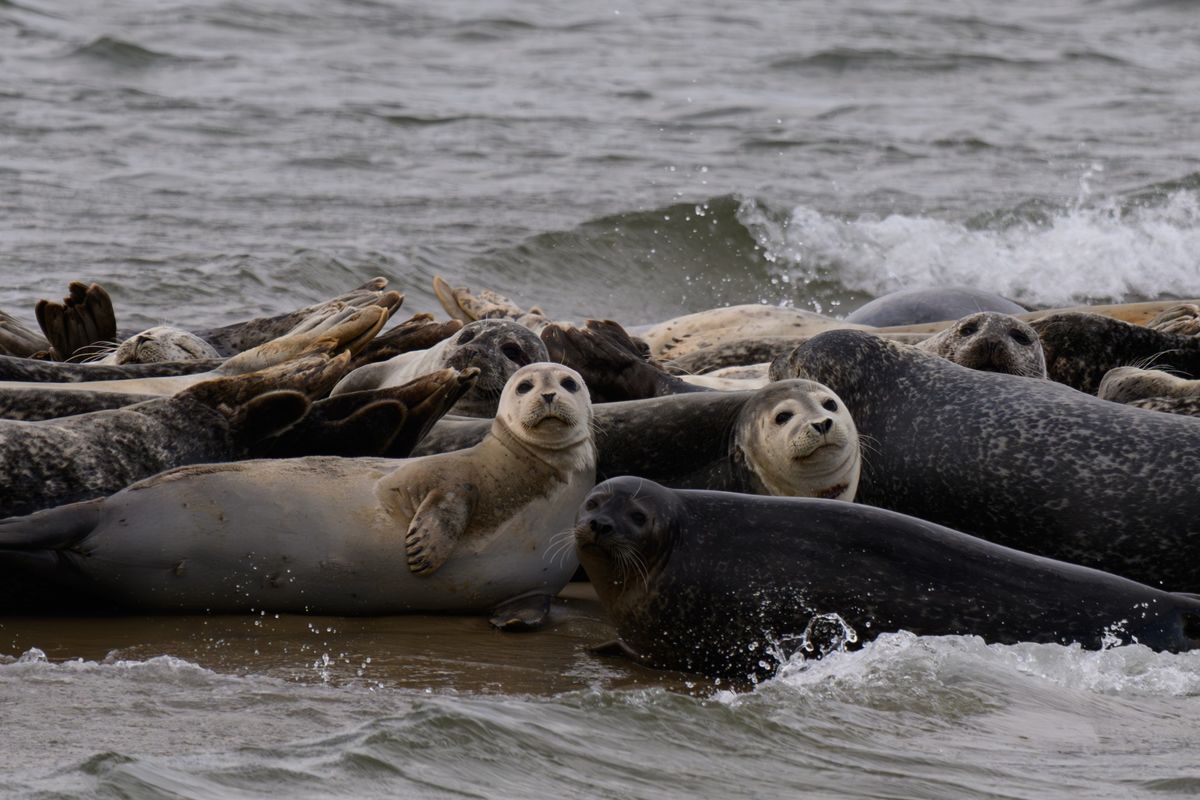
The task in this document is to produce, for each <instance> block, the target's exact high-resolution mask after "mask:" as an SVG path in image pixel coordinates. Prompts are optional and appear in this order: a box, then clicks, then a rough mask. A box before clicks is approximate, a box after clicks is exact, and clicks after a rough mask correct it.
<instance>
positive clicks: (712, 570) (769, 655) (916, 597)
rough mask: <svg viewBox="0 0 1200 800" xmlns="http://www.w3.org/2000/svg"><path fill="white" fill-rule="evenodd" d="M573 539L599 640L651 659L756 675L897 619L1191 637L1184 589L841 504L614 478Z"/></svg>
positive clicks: (1136, 637) (1008, 635)
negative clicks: (592, 592)
mask: <svg viewBox="0 0 1200 800" xmlns="http://www.w3.org/2000/svg"><path fill="white" fill-rule="evenodd" d="M575 545H576V551H577V553H578V555H579V560H580V562H581V563H582V564H583V567H584V569H585V570H586V571H587V574H588V575H589V576H590V577H591V579H592V585H593V586H594V587H595V588H596V593H597V594H598V595H599V596H600V601H601V602H602V603H603V604H604V607H605V609H606V611H607V612H608V614H609V616H610V617H611V619H612V621H613V623H615V625H616V628H617V633H618V635H619V637H620V639H619V640H618V641H617V642H616V643H614V645H615V647H614V648H610V651H611V650H613V649H616V650H619V651H620V652H623V653H625V654H627V655H629V656H631V657H633V658H635V659H636V660H637V661H639V662H641V663H643V664H646V665H649V666H652V667H658V668H662V669H673V670H682V671H685V672H698V673H701V674H705V675H710V676H714V677H722V678H724V677H731V678H734V679H746V678H747V677H751V678H756V677H764V676H767V675H770V674H771V673H772V672H774V671H775V669H776V668H777V667H778V666H779V664H780V662H781V661H783V660H785V659H787V658H789V657H790V656H792V655H794V654H797V653H799V654H802V655H820V654H821V653H822V651H823V650H826V649H827V648H831V647H836V646H838V645H853V644H856V643H861V642H862V641H865V640H868V639H872V638H874V637H875V636H878V635H879V634H881V633H887V632H892V631H901V630H905V631H910V632H912V633H915V634H918V635H931V636H933V635H974V636H981V637H983V639H984V640H986V641H988V642H996V643H1004V644H1014V643H1016V642H1053V643H1058V644H1074V643H1078V644H1081V645H1083V646H1084V647H1086V648H1089V649H1099V648H1101V647H1104V646H1107V645H1109V644H1111V643H1118V642H1120V643H1130V642H1138V643H1140V644H1143V645H1145V646H1147V647H1150V648H1153V649H1155V650H1165V651H1168V652H1181V651H1187V650H1193V649H1197V648H1200V598H1197V597H1196V596H1195V595H1178V594H1171V593H1169V592H1165V591H1161V590H1159V589H1154V588H1151V587H1150V586H1145V585H1142V584H1139V583H1135V582H1133V581H1131V580H1127V579H1124V578H1119V577H1117V576H1115V575H1110V574H1108V573H1105V572H1100V571H1098V570H1094V569H1088V568H1086V567H1080V566H1076V565H1073V564H1067V563H1063V562H1060V561H1053V560H1051V559H1046V558H1039V557H1037V556H1032V555H1028V554H1026V553H1021V552H1018V551H1016V550H1011V549H1009V548H1007V547H1001V546H999V545H993V544H989V543H987V542H985V541H982V540H980V539H976V538H974V537H971V536H967V535H966V534H963V533H960V532H958V531H954V530H950V529H949V528H944V527H942V526H940V525H934V524H931V523H929V522H925V521H924V520H920V519H914V518H912V517H908V516H904V515H903V514H897V513H894V512H891V511H885V510H883V509H877V508H869V507H866V506H861V505H857V504H852V503H838V502H832V501H829V500H811V499H797V498H779V497H769V498H768V497H749V496H746V495H737V494H729V493H725V492H697V491H672V490H670V489H666V488H664V487H662V486H659V485H657V484H655V483H652V482H650V481H647V480H642V479H639V478H618V479H616V480H611V481H606V482H605V483H602V484H600V485H599V486H597V487H596V488H595V490H594V491H593V492H592V493H591V494H589V495H588V498H587V500H586V501H585V502H584V504H583V507H582V508H581V509H580V512H579V517H578V519H577V521H576V526H575ZM830 634H832V637H829V635H830ZM827 637H828V638H827ZM829 638H832V641H830V640H829ZM822 639H824V641H822Z"/></svg>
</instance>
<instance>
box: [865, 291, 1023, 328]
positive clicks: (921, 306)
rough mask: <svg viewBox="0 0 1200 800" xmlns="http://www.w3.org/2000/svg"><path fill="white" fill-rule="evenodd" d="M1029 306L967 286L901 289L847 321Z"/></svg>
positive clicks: (881, 323)
mask: <svg viewBox="0 0 1200 800" xmlns="http://www.w3.org/2000/svg"><path fill="white" fill-rule="evenodd" d="M1028 310H1029V309H1027V308H1025V307H1023V306H1020V305H1017V304H1016V303H1014V302H1013V301H1012V300H1009V299H1008V298H1005V297H1001V296H1000V295H998V294H992V293H991V292H984V291H980V290H979V289H972V288H969V287H966V286H947V287H942V288H932V289H901V290H900V291H896V292H891V293H890V294H885V295H883V296H882V297H877V298H875V299H874V300H872V301H870V302H869V303H866V304H865V305H862V306H860V307H859V308H857V309H855V310H854V311H851V312H850V313H849V314H847V315H846V322H853V323H856V324H859V325H870V326H872V327H875V328H885V327H891V326H893V325H919V324H921V323H925V322H944V321H946V320H954V319H962V318H963V317H965V316H967V315H969V314H974V313H976V312H978V311H994V312H997V313H999V314H1007V315H1012V314H1024V313H1025V312H1026V311H1028Z"/></svg>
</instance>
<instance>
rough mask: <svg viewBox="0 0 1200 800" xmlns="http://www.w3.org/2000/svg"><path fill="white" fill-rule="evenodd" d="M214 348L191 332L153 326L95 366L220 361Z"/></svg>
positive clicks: (218, 354) (219, 355) (97, 362)
mask: <svg viewBox="0 0 1200 800" xmlns="http://www.w3.org/2000/svg"><path fill="white" fill-rule="evenodd" d="M220 357H221V354H220V353H218V352H217V350H216V348H215V347H213V346H212V345H210V344H209V343H208V342H206V341H205V340H204V339H201V338H200V337H199V336H197V335H196V334H194V333H190V332H188V331H184V330H180V329H179V328H172V327H170V326H167V325H156V326H154V327H153V328H147V329H146V330H144V331H142V332H140V333H137V334H134V335H133V336H130V337H129V338H128V339H126V340H125V341H123V342H121V343H120V344H119V345H117V346H116V348H115V349H114V350H113V351H112V353H110V354H108V355H107V356H104V357H102V358H99V359H97V360H96V361H94V362H91V363H96V364H154V363H157V362H160V361H197V360H201V359H216V358H220Z"/></svg>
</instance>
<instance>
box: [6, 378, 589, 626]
mask: <svg viewBox="0 0 1200 800" xmlns="http://www.w3.org/2000/svg"><path fill="white" fill-rule="evenodd" d="M500 407H501V413H500V415H499V416H498V417H497V418H496V419H495V420H494V421H493V422H492V427H491V431H490V432H489V434H488V436H487V437H485V438H484V440H483V441H482V442H480V443H479V444H478V445H476V446H474V447H471V448H468V449H466V450H462V451H459V452H455V453H447V454H442V455H436V456H429V457H426V458H410V459H380V458H337V457H308V458H292V459H278V460H275V459H270V460H261V461H245V462H239V463H235V464H210V465H205V466H196V467H184V468H181V469H176V470H171V471H169V472H164V473H162V474H160V475H157V476H155V477H153V478H150V479H148V480H144V481H141V482H140V483H137V484H134V485H133V486H130V487H129V488H128V489H125V490H123V491H121V492H118V493H116V494H114V495H112V496H110V497H108V498H105V499H103V500H93V501H89V502H87V503H76V504H74V505H69V506H62V507H59V508H56V509H51V510H49V511H45V512H42V513H40V514H34V515H31V516H28V517H21V518H14V519H10V520H7V521H4V522H2V523H0V566H2V567H3V569H4V574H5V575H7V576H13V577H14V579H16V578H22V579H24V580H25V582H26V583H27V584H32V586H33V588H36V587H37V586H38V585H39V581H40V583H41V584H43V585H55V586H57V587H58V589H59V591H60V593H61V594H62V595H64V596H68V595H69V596H71V597H73V598H86V600H78V599H76V602H77V603H78V602H85V601H86V602H89V603H91V605H90V606H88V607H92V608H103V607H117V608H120V609H126V610H140V611H149V610H169V611H176V612H179V611H193V612H203V611H210V612H214V613H223V612H231V613H236V612H244V611H248V610H251V609H266V610H273V611H280V612H300V613H328V614H386V613H399V612H405V611H459V612H478V611H483V610H490V609H494V608H496V607H497V606H498V605H501V604H503V605H504V606H505V608H506V609H511V608H512V606H511V605H510V603H509V601H520V600H522V599H523V598H533V597H536V598H540V601H539V604H540V605H539V604H535V605H534V607H533V608H532V609H530V613H528V614H521V613H518V614H515V615H513V614H510V613H508V611H507V610H506V612H505V619H504V620H503V621H504V623H505V624H507V623H509V622H510V621H511V619H513V618H515V619H517V620H518V622H520V623H521V624H523V625H525V626H530V625H535V624H537V623H538V622H539V621H540V617H539V613H541V614H544V609H545V608H546V607H547V605H546V604H548V597H549V596H550V595H553V594H554V593H556V592H557V591H558V590H559V589H561V588H562V586H563V585H565V584H566V582H567V581H568V580H569V579H570V577H571V575H572V574H573V573H574V572H575V570H576V568H577V567H578V564H577V562H576V560H575V559H574V558H573V557H570V556H571V553H570V552H569V551H568V552H559V551H558V550H552V549H551V545H552V543H555V536H559V537H560V539H559V540H557V542H556V543H557V544H558V545H559V546H560V547H562V546H567V545H569V544H570V542H569V540H567V538H566V537H569V535H570V530H571V524H572V521H573V519H574V517H575V512H576V510H577V509H578V507H579V504H580V503H581V502H582V501H583V498H584V497H585V496H586V495H587V493H588V492H589V491H590V490H591V488H592V486H593V485H594V483H595V448H594V446H593V443H592V436H591V405H590V401H589V398H588V394H587V388H586V387H585V386H584V385H583V382H582V380H580V378H579V376H578V374H577V373H575V372H574V371H572V370H570V369H567V368H566V367H563V366H561V365H557V364H533V365H530V366H528V367H525V368H523V369H521V370H518V371H517V373H516V374H515V375H514V376H513V379H512V381H510V383H509V385H508V386H507V387H506V388H505V391H504V393H503V394H502V396H501V400H500ZM163 530H170V531H171V532H172V535H171V536H170V537H169V538H168V539H164V538H163V536H162V531H163ZM31 554H32V555H36V556H37V558H36V559H35V561H36V565H41V566H40V568H43V569H46V570H50V574H45V573H44V572H43V573H37V572H34V571H33V566H31V564H30V562H29V559H30V557H31ZM36 565H34V566H36ZM0 588H3V587H0ZM539 607H540V608H541V609H543V610H542V611H540V612H539ZM78 609H79V606H78V605H76V606H75V607H74V610H75V611H78ZM68 610H71V609H68Z"/></svg>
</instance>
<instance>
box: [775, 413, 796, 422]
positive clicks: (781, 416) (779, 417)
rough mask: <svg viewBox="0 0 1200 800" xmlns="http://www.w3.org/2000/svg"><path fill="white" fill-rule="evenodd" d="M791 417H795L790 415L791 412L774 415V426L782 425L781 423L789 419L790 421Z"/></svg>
mask: <svg viewBox="0 0 1200 800" xmlns="http://www.w3.org/2000/svg"><path fill="white" fill-rule="evenodd" d="M793 416H795V415H794V414H792V412H790V411H780V412H779V413H778V414H776V415H775V424H776V425H782V424H783V423H785V422H787V421H788V420H789V419H791V418H792V417H793Z"/></svg>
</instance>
